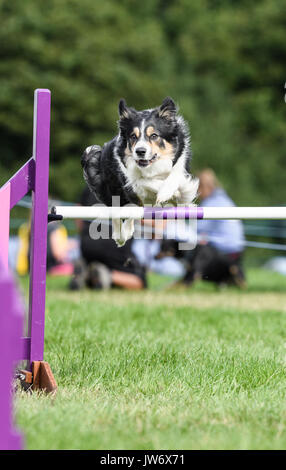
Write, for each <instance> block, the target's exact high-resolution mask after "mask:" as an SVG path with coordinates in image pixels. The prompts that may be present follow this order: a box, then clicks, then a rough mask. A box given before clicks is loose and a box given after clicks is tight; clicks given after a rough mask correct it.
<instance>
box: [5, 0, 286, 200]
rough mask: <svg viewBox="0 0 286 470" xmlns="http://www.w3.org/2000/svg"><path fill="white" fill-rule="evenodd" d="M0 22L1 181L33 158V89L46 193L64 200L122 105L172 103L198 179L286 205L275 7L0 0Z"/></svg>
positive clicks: (278, 9)
mask: <svg viewBox="0 0 286 470" xmlns="http://www.w3.org/2000/svg"><path fill="white" fill-rule="evenodd" d="M0 18H1V28H0V43H1V50H0V139H1V163H0V172H1V182H4V181H5V180H6V179H7V177H8V176H9V175H10V174H11V172H12V171H14V170H15V169H16V168H17V167H19V165H20V164H21V163H23V162H24V161H25V160H26V159H27V157H29V156H30V155H31V151H32V143H31V133H32V103H33V90H34V89H35V88H50V89H51V91H52V135H51V150H52V152H51V183H50V191H51V193H52V194H53V195H55V196H57V197H61V198H64V199H66V200H76V198H77V195H78V192H79V190H80V188H81V187H82V185H83V181H82V177H81V169H80V164H79V157H80V155H81V153H82V151H83V150H84V148H85V147H86V146H88V145H90V144H92V143H99V144H102V143H103V142H105V141H106V140H108V139H109V138H111V137H112V136H113V135H114V133H115V132H116V121H117V104H118V101H119V99H120V98H121V97H125V98H126V99H127V102H128V103H129V104H131V105H133V106H134V107H137V108H138V109H140V108H141V109H142V108H146V107H153V106H155V105H157V104H159V103H160V101H161V100H162V99H163V98H164V97H165V96H166V95H171V96H172V97H173V98H174V99H175V100H176V101H177V102H178V104H179V106H180V110H181V113H182V114H183V115H184V117H185V118H186V119H187V120H188V121H189V123H190V127H191V134H192V148H193V155H194V157H193V168H194V170H198V169H200V168H202V167H204V166H211V167H213V168H214V169H215V170H216V171H217V174H218V177H219V179H220V180H221V181H222V183H223V184H224V185H225V187H226V188H227V190H228V191H229V193H230V194H231V196H232V197H233V198H234V199H235V201H236V202H237V203H239V204H276V203H285V200H286V195H285V189H284V188H285V182H284V178H283V170H284V165H285V161H286V158H285V144H284V134H283V131H285V127H284V121H285V117H286V104H285V101H284V93H285V90H284V83H285V80H286V76H285V62H286V9H285V4H284V1H283V0H275V1H274V0H272V1H269V0H261V1H260V2H254V1H246V0H239V1H236V2H234V1H226V0H202V1H200V2H191V1H189V0H176V1H171V0H164V1H162V0H145V1H144V2H135V1H134V0H121V1H120V2H118V1H116V0H112V1H108V0H107V1H104V2H102V1H99V0H81V1H80V2H79V1H77V0H48V1H46V2H39V1H36V0H25V1H22V0H13V2H11V1H9V0H0ZM283 66H284V71H283Z"/></svg>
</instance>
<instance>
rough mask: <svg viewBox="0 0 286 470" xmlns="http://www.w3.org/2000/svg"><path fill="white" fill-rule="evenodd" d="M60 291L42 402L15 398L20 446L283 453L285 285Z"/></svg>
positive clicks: (52, 282) (59, 285)
mask: <svg viewBox="0 0 286 470" xmlns="http://www.w3.org/2000/svg"><path fill="white" fill-rule="evenodd" d="M248 283H249V287H248V288H247V289H246V290H245V291H243V292H239V291H237V290H236V289H235V288H229V289H225V290H221V291H217V290H216V288H215V287H214V286H213V285H212V284H208V283H200V284H198V285H197V286H195V287H194V288H192V289H187V290H174V289H164V286H167V285H168V279H167V278H163V277H160V276H155V275H152V276H151V277H150V289H149V290H146V291H144V292H143V291H142V292H126V291H120V290H112V291H107V292H92V291H88V290H86V291H83V292H69V291H68V290H67V288H66V285H67V279H63V278H62V279H55V278H54V279H48V284H47V315H46V343H45V351H46V352H45V360H47V361H48V362H49V363H50V365H51V367H52V370H53V372H54V375H55V377H56V380H57V382H58V386H59V390H58V394H57V396H56V397H54V398H52V397H49V396H45V395H42V394H36V393H34V394H27V393H25V392H21V391H18V392H17V397H16V401H15V403H16V404H15V412H16V417H17V423H18V426H19V427H20V428H21V429H22V430H23V431H24V433H25V436H26V447H27V448H28V449H184V450H185V449H285V448H286V400H285V398H286V392H285V390H286V374H285V372H286V370H285V366H286V336H285V334H286V277H285V276H284V277H283V276H281V275H278V274H275V273H271V272H268V271H263V270H259V269H252V270H249V271H248Z"/></svg>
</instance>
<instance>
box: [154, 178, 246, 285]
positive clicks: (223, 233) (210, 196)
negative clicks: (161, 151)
mask: <svg viewBox="0 0 286 470" xmlns="http://www.w3.org/2000/svg"><path fill="white" fill-rule="evenodd" d="M199 179H200V186H199V194H200V199H201V206H210V207H216V206H234V203H233V201H232V200H231V199H230V198H229V197H228V195H227V194H226V192H225V191H224V190H223V189H222V188H221V187H220V186H219V184H218V181H217V178H216V176H215V174H214V172H213V171H212V170H210V169H206V170H203V171H202V172H201V173H200V174H199ZM197 232H198V233H197V236H198V243H197V246H196V247H195V249H193V250H186V251H185V250H180V248H179V238H178V237H174V239H173V240H171V239H164V240H163V241H162V243H161V248H160V251H159V253H158V254H157V255H156V258H157V259H158V260H161V259H162V258H165V257H173V258H176V259H177V260H179V261H181V263H182V264H183V265H184V267H185V274H184V276H183V277H182V278H181V280H180V281H179V284H185V285H190V284H192V283H193V282H194V281H195V280H199V279H203V280H208V281H213V282H215V283H216V284H218V285H223V284H234V285H237V286H239V287H244V286H245V275H244V272H243V268H242V254H243V247H244V234H243V225H242V222H241V221H239V220H198V221H197ZM190 240H191V237H190Z"/></svg>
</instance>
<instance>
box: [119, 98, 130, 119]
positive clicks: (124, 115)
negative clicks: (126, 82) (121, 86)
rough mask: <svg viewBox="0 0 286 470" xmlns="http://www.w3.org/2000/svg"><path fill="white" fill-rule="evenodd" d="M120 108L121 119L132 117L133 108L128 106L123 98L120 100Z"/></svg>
mask: <svg viewBox="0 0 286 470" xmlns="http://www.w3.org/2000/svg"><path fill="white" fill-rule="evenodd" d="M118 110H119V117H120V119H129V118H130V117H131V110H130V109H129V108H128V107H127V104H126V101H125V100H124V99H123V98H122V99H121V100H120V101H119V106H118Z"/></svg>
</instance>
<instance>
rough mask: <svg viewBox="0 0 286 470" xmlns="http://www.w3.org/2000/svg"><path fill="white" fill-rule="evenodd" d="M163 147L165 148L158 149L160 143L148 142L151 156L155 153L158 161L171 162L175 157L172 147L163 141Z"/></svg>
mask: <svg viewBox="0 0 286 470" xmlns="http://www.w3.org/2000/svg"><path fill="white" fill-rule="evenodd" d="M163 142H164V146H165V147H160V145H159V144H160V141H159V140H158V141H157V140H156V141H152V142H150V145H151V147H152V155H155V153H156V154H157V155H158V156H159V159H162V160H166V159H170V160H173V159H174V157H175V151H174V147H173V145H172V144H170V143H169V142H167V141H166V140H165V139H163Z"/></svg>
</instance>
